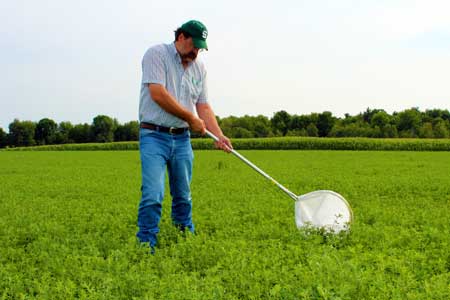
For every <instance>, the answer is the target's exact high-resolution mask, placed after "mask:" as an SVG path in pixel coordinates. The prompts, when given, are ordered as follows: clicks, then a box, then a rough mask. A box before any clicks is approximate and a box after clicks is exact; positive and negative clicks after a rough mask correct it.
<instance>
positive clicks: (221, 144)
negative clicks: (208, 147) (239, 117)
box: [214, 135, 233, 153]
mask: <svg viewBox="0 0 450 300" xmlns="http://www.w3.org/2000/svg"><path fill="white" fill-rule="evenodd" d="M218 138H219V141H218V142H214V144H215V145H216V148H218V149H222V150H223V151H225V152H227V153H230V152H231V149H233V145H231V141H230V139H229V138H227V137H226V136H224V135H220V136H218Z"/></svg>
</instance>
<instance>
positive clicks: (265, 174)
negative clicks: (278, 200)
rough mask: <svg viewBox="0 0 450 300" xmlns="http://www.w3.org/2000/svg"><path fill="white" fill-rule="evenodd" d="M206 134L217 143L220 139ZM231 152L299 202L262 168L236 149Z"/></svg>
mask: <svg viewBox="0 0 450 300" xmlns="http://www.w3.org/2000/svg"><path fill="white" fill-rule="evenodd" d="M206 134H207V135H208V136H209V137H211V138H212V139H213V140H215V141H216V142H218V141H219V138H218V137H217V136H215V135H214V134H213V133H212V132H210V131H209V130H206ZM229 150H230V151H231V153H233V154H234V155H235V156H237V157H238V158H239V159H240V160H242V161H243V162H245V163H246V164H247V165H249V166H250V167H251V168H252V169H253V170H255V171H256V172H258V173H259V174H261V175H262V176H264V177H265V178H266V179H268V180H269V181H270V182H272V183H273V184H275V185H276V186H277V187H278V188H280V189H281V190H282V191H283V192H285V193H286V194H287V195H288V196H289V197H291V198H292V199H294V201H297V199H298V196H297V195H295V194H294V193H293V192H291V191H290V190H288V189H287V188H285V187H284V186H283V185H281V184H280V183H279V182H278V181H276V180H275V179H273V178H272V177H271V176H269V175H268V174H267V173H266V172H264V171H263V170H261V169H260V168H258V167H257V166H255V165H254V164H253V163H252V162H251V161H249V160H248V159H246V158H245V157H244V156H242V155H241V154H240V153H239V152H237V151H236V150H234V149H229Z"/></svg>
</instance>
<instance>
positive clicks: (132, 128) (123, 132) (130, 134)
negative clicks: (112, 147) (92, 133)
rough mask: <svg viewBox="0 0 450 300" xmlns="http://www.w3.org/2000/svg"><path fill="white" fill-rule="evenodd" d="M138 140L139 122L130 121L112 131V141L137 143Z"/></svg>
mask: <svg viewBox="0 0 450 300" xmlns="http://www.w3.org/2000/svg"><path fill="white" fill-rule="evenodd" d="M137 140H139V122H138V121H130V122H128V123H125V124H123V125H121V124H119V125H117V128H116V130H115V131H114V141H137Z"/></svg>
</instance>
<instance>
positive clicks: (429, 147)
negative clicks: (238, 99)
mask: <svg viewBox="0 0 450 300" xmlns="http://www.w3.org/2000/svg"><path fill="white" fill-rule="evenodd" d="M138 147H139V145H138V142H136V141H132V142H114V143H86V144H64V145H45V146H34V147H18V148H8V149H6V150H8V151H11V150H12V151H17V150H19V151H78V150H83V151H102V150H138ZM192 147H193V148H194V149H195V150H212V149H214V144H213V143H211V139H209V138H193V139H192ZM233 147H234V148H235V149H237V150H243V149H245V150H364V151H367V150H376V151H380V150H385V151H450V139H374V138H359V137H357V138H317V137H274V138H250V139H233Z"/></svg>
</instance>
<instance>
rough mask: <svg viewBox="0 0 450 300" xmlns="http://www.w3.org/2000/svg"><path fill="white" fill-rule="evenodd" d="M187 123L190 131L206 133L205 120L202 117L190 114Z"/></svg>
mask: <svg viewBox="0 0 450 300" xmlns="http://www.w3.org/2000/svg"><path fill="white" fill-rule="evenodd" d="M188 123H189V127H190V128H191V129H192V131H195V132H199V133H201V134H202V135H204V134H206V126H205V122H204V121H203V120H202V119H200V118H197V117H196V116H192V118H191V119H190V120H189V121H188Z"/></svg>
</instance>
